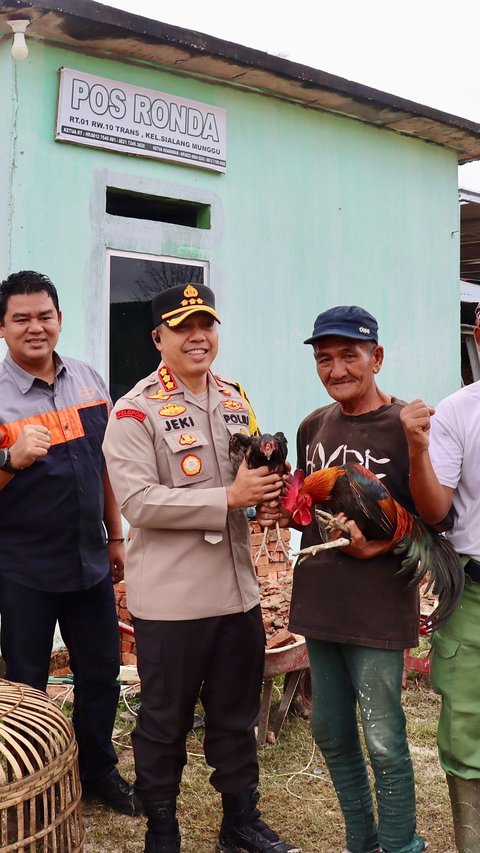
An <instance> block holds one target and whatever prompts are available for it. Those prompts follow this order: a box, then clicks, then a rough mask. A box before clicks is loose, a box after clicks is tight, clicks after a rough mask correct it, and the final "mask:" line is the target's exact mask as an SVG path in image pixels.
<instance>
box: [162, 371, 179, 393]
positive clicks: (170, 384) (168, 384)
mask: <svg viewBox="0 0 480 853" xmlns="http://www.w3.org/2000/svg"><path fill="white" fill-rule="evenodd" d="M158 378H159V380H160V382H161V384H162V385H163V388H164V390H165V391H175V389H176V388H178V385H177V383H176V381H175V379H174V378H173V376H172V374H171V372H170V369H169V368H168V367H167V366H166V365H163V366H162V367H160V368H159V370H158Z"/></svg>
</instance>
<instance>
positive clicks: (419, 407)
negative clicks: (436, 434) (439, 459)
mask: <svg viewBox="0 0 480 853" xmlns="http://www.w3.org/2000/svg"><path fill="white" fill-rule="evenodd" d="M434 414H435V409H434V408H433V407H432V406H427V404H426V403H424V402H423V400H413V401H412V402H411V403H407V405H406V406H404V407H403V409H402V410H401V411H400V421H401V423H402V426H403V429H404V432H405V435H406V438H407V442H408V447H409V450H410V452H411V453H412V452H413V453H423V452H424V451H426V450H428V442H429V434H430V418H431V416H432V415H434Z"/></svg>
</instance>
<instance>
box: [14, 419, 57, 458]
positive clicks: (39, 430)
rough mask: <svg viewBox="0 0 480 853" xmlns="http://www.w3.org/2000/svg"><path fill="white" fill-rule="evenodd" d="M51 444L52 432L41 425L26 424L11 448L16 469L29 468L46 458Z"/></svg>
mask: <svg viewBox="0 0 480 853" xmlns="http://www.w3.org/2000/svg"><path fill="white" fill-rule="evenodd" d="M50 444H51V437H50V430H49V429H47V427H45V426H42V425H41V424H26V425H25V426H24V427H23V429H22V431H21V433H20V435H19V436H18V438H17V440H16V442H15V443H14V444H12V446H11V448H10V460H11V463H12V466H13V467H14V468H29V467H30V465H33V463H34V462H35V461H36V460H37V459H40V458H41V457H42V456H46V455H47V453H48V451H49V449H50Z"/></svg>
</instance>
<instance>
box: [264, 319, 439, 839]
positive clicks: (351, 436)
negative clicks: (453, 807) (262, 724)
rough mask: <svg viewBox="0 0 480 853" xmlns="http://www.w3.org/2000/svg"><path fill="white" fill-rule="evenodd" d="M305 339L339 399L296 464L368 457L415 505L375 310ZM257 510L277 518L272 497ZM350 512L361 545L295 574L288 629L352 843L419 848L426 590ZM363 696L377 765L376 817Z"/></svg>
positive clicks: (304, 428) (301, 435)
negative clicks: (384, 382) (411, 721)
mask: <svg viewBox="0 0 480 853" xmlns="http://www.w3.org/2000/svg"><path fill="white" fill-rule="evenodd" d="M305 343H306V344H312V345H313V354H314V358H315V362H316V366H317V372H318V375H319V377H320V381H321V382H322V384H323V386H324V387H325V389H326V390H327V392H328V394H329V395H330V397H332V398H333V400H334V401H335V402H334V403H333V404H330V405H328V406H324V407H322V408H320V409H317V410H316V411H314V412H313V413H312V414H310V415H309V416H308V417H307V418H305V420H304V421H303V422H302V423H301V424H300V427H299V430H298V435H297V453H298V455H297V467H298V468H300V469H302V470H303V472H304V473H305V474H311V473H312V472H314V471H316V470H319V469H321V468H325V467H328V466H330V465H343V464H345V463H346V462H357V463H360V464H362V465H364V466H365V467H366V468H368V469H370V470H371V471H372V472H373V473H374V474H376V475H377V476H378V477H379V478H381V479H382V482H384V484H385V486H386V487H387V488H388V489H389V491H390V492H391V494H392V495H393V497H394V498H395V499H396V500H398V501H399V502H400V503H401V504H403V505H404V506H405V507H406V508H407V509H409V510H411V511H413V509H414V507H413V502H412V499H411V497H410V494H409V489H408V470H409V466H408V449H407V443H406V440H405V435H404V432H403V428H402V425H401V423H400V420H399V413H400V410H401V408H402V406H403V405H404V403H403V402H402V401H400V400H397V399H396V398H395V397H392V396H391V395H390V394H386V393H384V392H383V391H381V390H380V388H379V387H378V386H377V384H376V374H377V373H378V372H379V371H380V369H381V366H382V362H383V347H381V346H379V345H378V326H377V322H376V320H375V318H374V317H372V316H371V314H369V313H368V312H367V311H365V310H364V309H363V308H359V307H358V306H346V305H341V306H337V307H335V308H331V309H330V310H328V311H325V312H323V313H322V314H320V315H319V316H318V317H317V319H316V321H315V326H314V331H313V335H312V336H311V337H310V338H308V339H307V340H306V341H305ZM269 515H270V517H269ZM257 517H258V519H259V520H260V521H261V522H262V521H263V522H266V523H269V522H271V521H272V514H269V512H268V510H267V508H266V507H262V508H259V515H258V516H257ZM343 520H344V521H346V524H347V526H348V528H349V530H350V533H351V537H352V538H351V545H350V546H348V547H344V548H335V549H332V550H328V551H321V552H317V554H316V555H315V556H310V557H308V559H305V560H304V561H302V562H301V563H300V564H299V565H297V566H296V567H295V573H294V583H293V592H292V603H291V615H290V629H291V630H292V631H295V632H297V633H299V634H303V635H304V636H305V637H306V639H307V646H308V654H309V660H310V670H311V676H312V696H313V713H312V728H313V733H314V736H315V740H316V742H317V744H318V746H319V747H320V749H321V751H322V754H323V756H324V758H325V760H326V763H327V766H328V769H329V772H330V775H331V778H332V781H333V784H334V786H335V790H336V793H337V796H338V799H339V802H340V806H341V808H342V812H343V816H344V821H345V827H346V845H347V851H345V853H379V851H380V850H382V851H388V853H418V851H421V850H424V848H425V843H424V841H423V839H422V838H420V836H418V835H417V834H416V832H415V790H414V778H413V770H412V764H411V760H410V755H409V750H408V744H407V739H406V732H405V716H404V713H403V709H402V706H401V682H402V674H403V655H404V651H403V650H404V649H405V648H406V647H409V646H415V645H417V643H418V629H419V606H418V592H417V590H416V589H415V588H408V586H407V584H408V579H407V580H405V579H404V578H399V577H398V575H396V571H397V570H398V569H399V568H400V559H401V558H400V557H398V556H396V555H395V554H393V553H392V550H391V548H392V543H391V542H390V541H368V542H367V541H366V539H365V538H364V537H363V535H362V534H361V532H360V530H359V529H358V527H357V525H356V524H355V522H353V521H352V520H348V519H345V518H343ZM287 523H288V520H287ZM283 524H284V525H285V520H284V521H283ZM321 541H322V540H321V538H320V531H319V529H318V525H317V523H316V522H315V521H313V522H312V524H310V525H309V526H308V527H307V528H305V530H304V532H303V537H302V547H308V546H312V545H315V544H318V543H320V542H321ZM357 707H358V709H359V710H360V715H361V718H362V725H363V733H364V736H365V742H366V747H367V751H368V754H369V758H370V763H371V766H372V769H373V772H374V776H375V789H376V794H377V807H378V819H377V818H376V817H375V815H374V807H373V801H372V796H371V792H370V785H369V780H368V776H367V769H366V764H365V759H364V755H363V751H362V747H361V742H360V736H359V730H358V725H357V717H356V713H357Z"/></svg>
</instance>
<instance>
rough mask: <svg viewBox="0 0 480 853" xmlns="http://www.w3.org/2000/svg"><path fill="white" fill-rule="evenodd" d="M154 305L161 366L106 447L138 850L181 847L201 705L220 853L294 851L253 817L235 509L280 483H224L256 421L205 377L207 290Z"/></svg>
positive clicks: (254, 777) (254, 659)
mask: <svg viewBox="0 0 480 853" xmlns="http://www.w3.org/2000/svg"><path fill="white" fill-rule="evenodd" d="M152 309H153V324H154V327H155V328H154V330H153V332H152V337H153V341H154V343H155V346H156V348H157V349H158V350H159V352H161V353H162V357H163V358H162V361H161V363H160V366H159V368H158V370H156V371H154V373H152V374H150V376H147V377H146V378H145V379H142V380H140V382H138V383H137V385H136V386H135V387H134V388H133V389H132V390H131V391H130V392H129V393H128V394H126V395H125V396H124V397H122V398H121V399H120V400H119V401H118V402H117V404H116V406H115V407H114V410H113V412H112V415H111V418H110V421H109V424H108V427H107V432H106V437H105V442H104V453H105V457H106V460H107V466H108V471H109V475H110V478H111V482H112V486H113V489H114V492H115V495H116V498H117V500H118V502H119V505H120V507H121V511H122V513H123V514H124V516H125V518H126V519H127V520H128V521H129V523H130V525H131V538H130V541H129V544H128V549H127V558H126V588H127V603H128V608H129V610H130V611H131V613H132V615H133V620H134V628H135V637H136V644H137V656H138V670H139V675H140V679H141V687H142V704H141V708H140V712H139V716H138V719H137V725H136V729H135V732H134V733H133V736H132V741H133V748H134V754H135V767H136V776H137V779H136V792H137V794H138V796H139V797H140V799H141V800H142V801H143V803H144V805H145V810H146V813H147V816H148V823H147V834H146V837H145V852H146V853H160V852H161V853H178V851H179V850H180V834H179V831H178V822H177V819H176V797H177V795H178V793H179V786H180V781H181V776H182V770H183V767H184V765H185V763H186V760H187V757H186V736H187V733H188V732H189V730H190V729H191V727H192V723H193V714H194V708H195V703H196V701H197V699H198V697H200V699H201V701H202V704H203V707H204V709H205V741H204V749H205V758H206V761H207V764H208V765H209V766H210V767H213V768H214V770H213V773H212V775H211V777H210V781H211V783H212V785H213V786H214V788H215V789H216V790H217V791H219V792H220V793H221V795H222V805H223V820H222V825H221V829H220V835H219V843H218V850H220V851H221V852H222V853H226V851H234V850H237V849H245V850H249V851H254V853H255V851H274V853H289V851H294V850H297V849H298V848H293V847H292V846H291V845H288V844H286V843H285V842H283V841H281V840H280V839H279V837H278V835H277V834H276V833H275V832H273V831H272V830H271V829H270V828H269V827H268V826H267V825H266V824H265V823H263V821H261V820H260V812H259V811H258V810H257V808H256V804H257V801H258V797H259V795H258V791H257V784H258V761H257V754H256V740H255V725H256V723H257V720H258V716H259V709H260V693H261V686H262V676H263V664H264V644H265V636H264V630H263V623H262V617H261V610H260V605H259V595H258V587H257V580H256V575H255V571H254V568H253V565H252V559H251V548H250V535H249V528H248V522H247V518H246V515H245V512H244V509H245V508H246V507H248V506H252V505H255V504H259V503H262V502H264V501H269V500H272V499H275V498H277V497H278V496H279V494H280V489H281V480H280V478H279V477H278V476H277V475H276V474H270V473H269V471H268V468H267V467H263V468H258V469H256V470H250V469H248V468H247V467H246V465H245V463H243V464H242V465H241V466H240V468H239V470H238V473H237V475H236V476H235V475H234V471H233V468H232V464H231V462H230V459H229V455H228V444H229V439H230V435H231V434H232V433H235V432H244V433H245V434H249V433H252V432H253V431H255V429H256V422H255V418H254V414H253V411H252V409H251V407H250V404H249V403H248V400H247V398H246V396H245V393H244V392H243V389H242V388H241V387H240V386H239V385H238V384H236V383H234V382H231V381H229V380H225V379H221V378H219V377H218V376H215V375H214V374H213V373H212V372H211V370H210V367H211V365H212V362H213V361H214V359H215V357H216V355H217V350H218V334H217V323H219V322H220V319H219V317H218V314H217V312H216V309H215V297H214V294H213V292H212V290H211V289H210V288H208V287H206V286H205V285H200V284H196V285H193V284H184V285H180V286H175V287H172V288H169V289H167V290H164V291H162V292H161V293H159V294H158V295H157V296H155V297H154V299H153V302H152Z"/></svg>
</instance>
